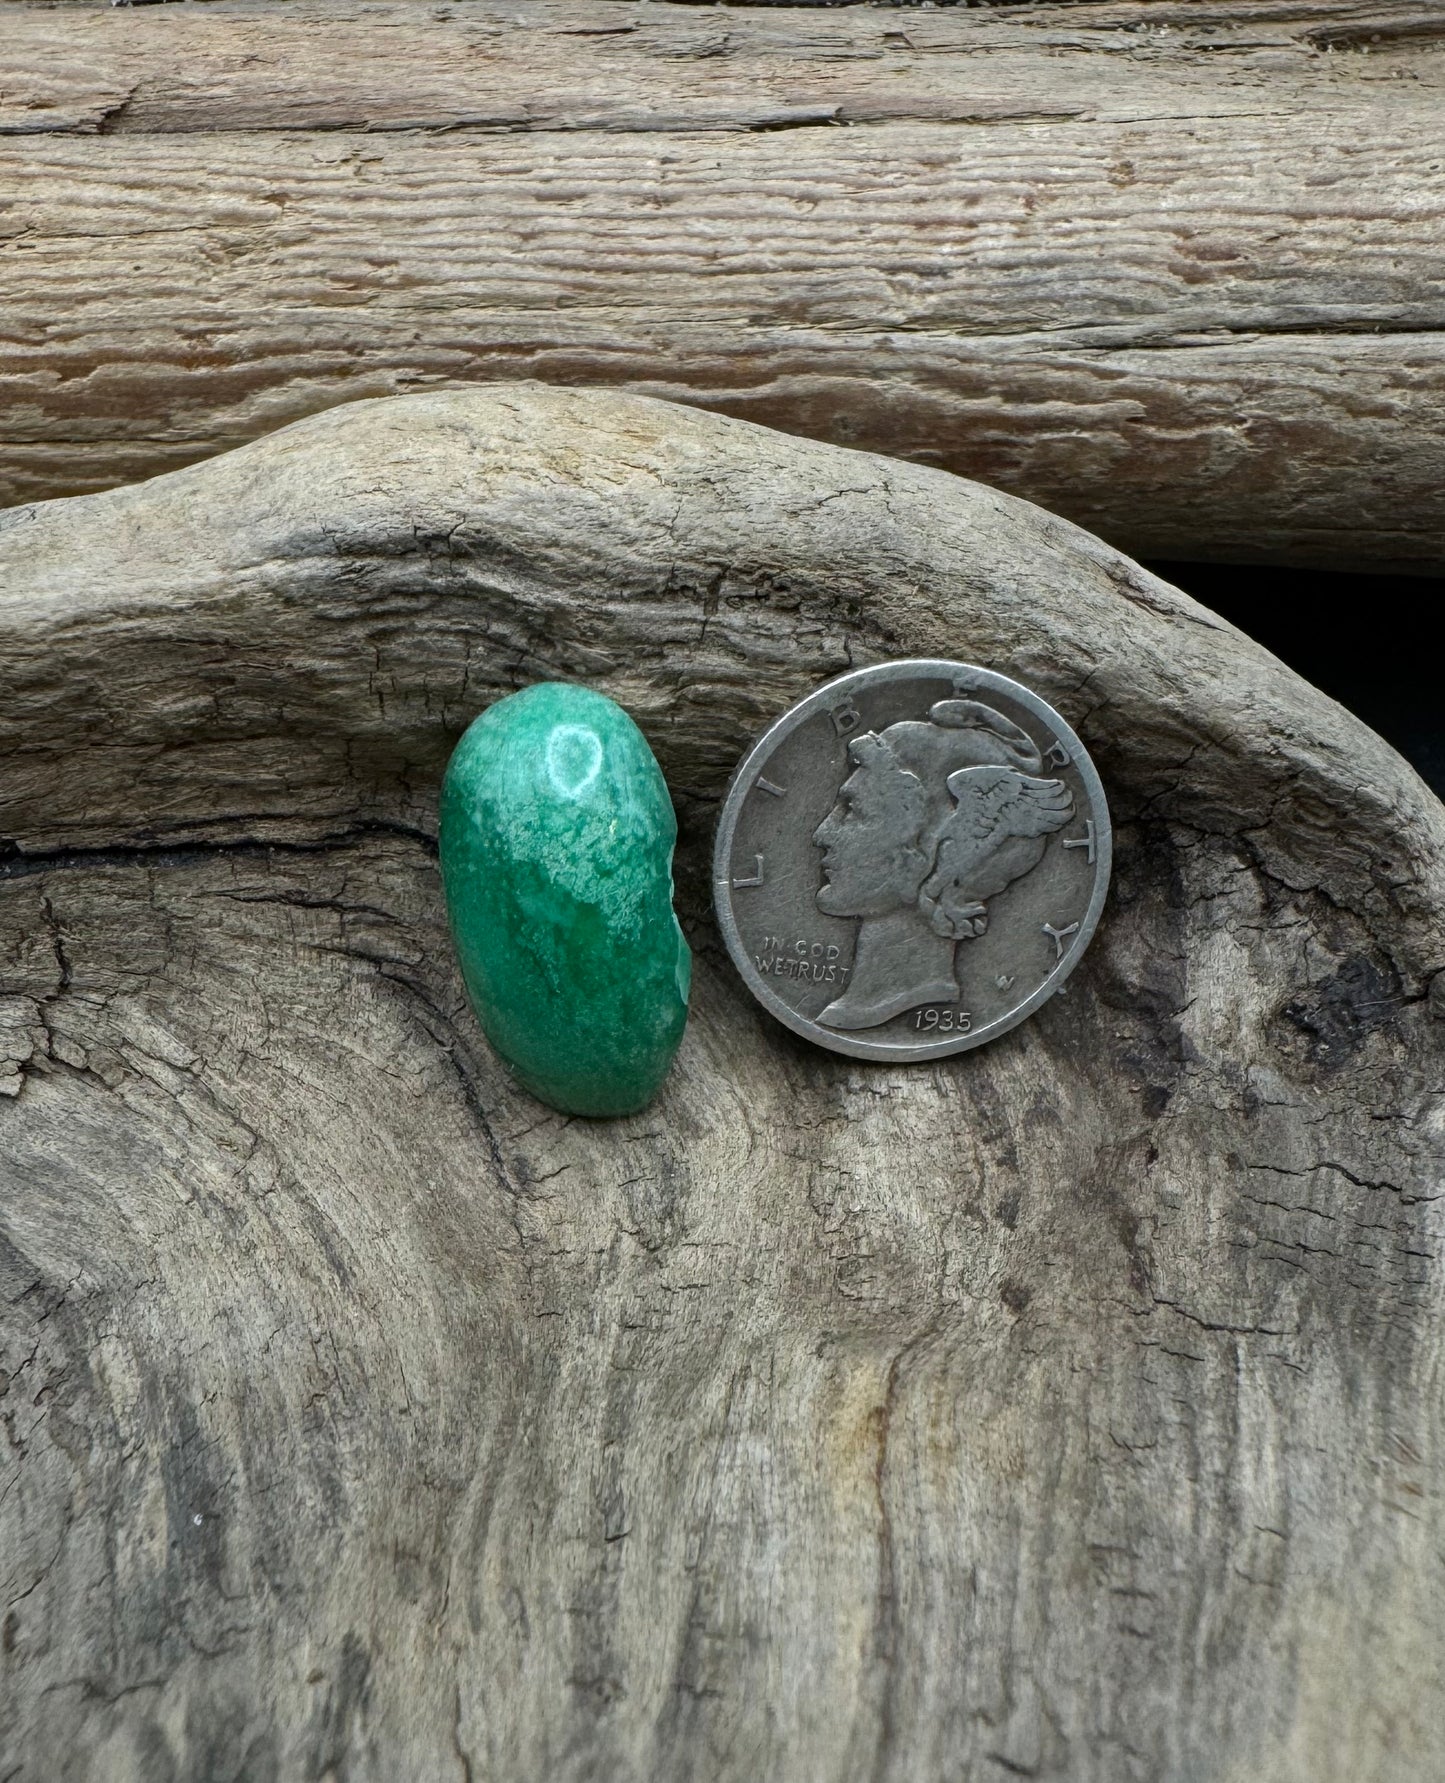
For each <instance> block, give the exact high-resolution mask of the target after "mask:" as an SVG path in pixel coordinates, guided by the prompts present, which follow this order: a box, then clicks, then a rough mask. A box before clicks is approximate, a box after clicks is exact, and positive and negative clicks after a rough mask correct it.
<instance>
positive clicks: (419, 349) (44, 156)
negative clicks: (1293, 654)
mask: <svg viewBox="0 0 1445 1783" xmlns="http://www.w3.org/2000/svg"><path fill="white" fill-rule="evenodd" d="M0 66H3V68H4V79H3V92H0V132H4V133H6V134H7V135H8V139H9V140H8V141H7V142H5V143H4V144H0V189H4V190H6V192H7V194H8V197H9V203H8V205H7V207H6V209H5V211H4V213H3V218H0V436H3V439H4V441H5V442H6V443H5V447H4V451H3V453H0V500H9V501H22V500H27V499H30V498H32V497H35V496H44V495H55V494H68V493H74V492H78V491H81V490H85V489H93V488H97V487H101V486H105V485H107V484H111V483H115V482H118V481H125V480H128V479H132V478H138V477H142V476H146V475H150V474H152V473H154V472H156V471H159V470H165V469H170V468H173V467H174V466H176V465H178V464H181V463H186V462H190V461H192V460H194V459H197V458H200V457H203V456H206V455H208V454H210V453H213V452H215V451H217V450H219V449H221V448H222V447H226V446H230V445H234V444H238V443H240V442H241V441H243V440H245V439H247V438H251V437H254V436H255V435H257V434H260V433H264V432H267V431H270V430H271V429H273V428H275V427H276V426H278V425H279V424H280V423H282V422H284V421H287V420H290V419H293V418H295V417H296V416H298V415H301V414H305V413H309V412H311V411H313V410H315V409H319V408H322V407H325V406H327V405H328V404H331V403H334V402H337V401H340V400H343V399H345V398H348V397H355V396H364V395H380V394H386V393H391V392H398V391H407V390H415V389H421V388H427V387H436V386H439V385H444V384H448V383H457V382H469V381H476V380H490V379H497V378H516V377H530V376H540V377H543V378H546V379H548V380H551V381H554V382H569V383H587V384H602V385H625V386H627V387H629V388H633V389H639V390H645V391H649V392H651V393H652V394H655V395H662V396H672V397H677V398H681V399H683V400H687V401H690V402H694V403H699V404H704V405H708V406H715V407H717V408H720V409H723V410H725V411H728V412H731V413H735V414H739V415H742V416H745V417H747V418H749V419H753V420H758V421H763V422H767V423H769V424H771V425H774V426H779V427H783V428H786V429H788V430H790V431H794V432H798V433H803V434H807V435H811V436H814V437H823V438H828V439H832V440H835V441H837V442H839V443H842V444H845V445H856V446H866V447H869V448H871V449H875V450H880V451H885V452H888V453H890V454H892V455H894V456H900V457H905V458H918V459H922V460H927V461H928V462H932V463H935V464H938V465H941V466H943V467H944V468H947V469H951V470H954V471H958V472H960V473H963V474H966V475H971V476H978V477H981V478H984V479H986V480H988V481H990V482H993V483H995V484H998V485H1000V486H1002V487H1006V488H1009V489H1011V490H1013V491H1015V492H1016V493H1019V494H1023V495H1027V496H1030V497H1032V498H1034V499H1036V500H1040V501H1043V502H1045V503H1046V504H1048V505H1049V506H1051V507H1053V508H1055V509H1057V510H1059V511H1061V512H1066V513H1068V514H1069V515H1070V516H1071V517H1072V518H1074V519H1076V520H1078V521H1080V522H1081V523H1083V524H1085V525H1088V526H1091V527H1093V528H1094V529H1095V530H1096V531H1099V532H1101V533H1103V534H1105V535H1107V536H1109V537H1111V538H1112V539H1113V540H1114V541H1115V542H1116V543H1120V544H1122V545H1124V546H1126V547H1127V548H1129V549H1132V550H1134V551H1135V552H1136V553H1142V554H1145V555H1149V554H1154V555H1159V556H1169V555H1173V556H1181V557H1202V556H1214V557H1219V558H1269V559H1274V560H1278V561H1286V562H1315V563H1322V564H1325V565H1327V566H1330V567H1338V566H1340V565H1341V564H1344V563H1348V562H1356V563H1364V564H1368V565H1370V566H1371V567H1374V568H1382V567H1387V566H1395V567H1400V568H1406V569H1415V570H1429V569H1437V570H1438V569H1440V568H1441V567H1442V566H1445V494H1442V491H1445V444H1442V442H1445V349H1442V346H1441V340H1442V334H1441V328H1442V321H1445V295H1442V286H1441V279H1440V242H1441V239H1442V231H1445V199H1442V184H1441V179H1440V169H1441V166H1442V165H1445V29H1442V26H1441V15H1440V11H1439V8H1438V6H1436V5H1434V4H1426V3H1425V0H1416V3H1414V4H1409V3H1402V4H1400V5H1398V6H1395V7H1393V8H1392V9H1391V10H1390V11H1389V12H1388V14H1384V15H1382V13H1381V8H1380V6H1379V5H1378V3H1377V0H1314V3H1300V0H1220V3H1219V4H1214V3H1212V0H1211V3H1210V4H1207V5H1203V6H1201V5H1199V4H1196V3H1193V0H1191V3H1189V4H1182V5H1175V4H1169V3H1162V4H1161V3H1157V0H1154V3H1135V0H1105V3H1099V4H1083V5H1073V4H1070V5H1063V4H1037V5H1029V6H1008V7H984V8H958V9H953V10H942V11H937V12H931V13H925V12H920V11H918V10H916V9H910V10H907V11H906V12H900V11H896V10H894V9H886V8H885V9H880V8H871V7H845V8H841V9H829V10H826V11H823V12H819V11H809V10H799V9H793V8H782V9H773V8H764V9H746V8H742V9H740V8H728V9H718V8H711V7H709V8H694V7H682V6H636V5H630V4H615V3H612V0H469V4H467V5H466V6H465V7H452V8H437V7H434V6H431V5H424V4H420V3H418V4H407V3H406V0H392V3H386V4H374V5H371V4H363V5H351V4H346V5H338V4H335V3H334V0H321V3H319V4H308V5H307V6H306V7H304V8H281V9H277V8H275V7H273V6H256V5H251V4H241V3H228V4H221V5H215V6H207V7H204V8H194V9H193V8H187V9H185V10H184V11H183V12H177V11H176V9H174V8H172V7H156V8H141V9H123V10H121V11H118V12H117V11H113V10H111V9H108V8H100V9H60V10H56V9H54V8H51V7H43V8H38V7H37V8H31V7H25V6H8V7H5V8H3V9H0Z"/></svg>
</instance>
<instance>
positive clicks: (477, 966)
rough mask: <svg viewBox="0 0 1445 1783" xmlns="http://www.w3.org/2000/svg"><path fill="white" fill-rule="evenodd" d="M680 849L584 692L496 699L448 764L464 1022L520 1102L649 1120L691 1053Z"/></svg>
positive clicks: (451, 902)
mask: <svg viewBox="0 0 1445 1783" xmlns="http://www.w3.org/2000/svg"><path fill="white" fill-rule="evenodd" d="M676 839H677V819H676V818H675V817H674V815H673V810H672V801H671V800H670V799H669V797H668V793H667V785H666V782H665V781H664V780H663V778H662V770H661V769H660V768H659V767H658V765H657V761H656V758H655V757H654V756H653V753H652V751H651V750H650V749H649V748H648V746H647V740H646V738H645V737H644V736H643V734H642V732H641V731H640V730H638V728H637V726H636V725H635V724H634V723H633V722H632V720H631V719H630V718H629V717H628V716H627V714H626V713H625V712H624V711H623V710H622V708H621V706H619V705H616V704H615V703H614V702H613V701H612V700H609V699H607V698H606V697H605V695H603V694H600V693H594V692H592V691H591V690H590V689H589V688H585V687H573V686H570V685H568V684H566V683H563V682H556V681H550V682H543V683H542V684H540V685H539V686H536V687H529V688H527V689H525V691H524V692H522V693H515V694H512V695H511V696H510V697H509V698H507V699H503V700H498V702H497V703H496V704H495V705H494V706H491V707H489V708H488V709H487V711H485V712H483V713H482V715H481V717H480V718H478V719H477V720H476V721H475V723H473V724H472V725H471V727H470V728H469V729H468V730H467V732H466V734H465V735H464V736H463V737H462V739H461V741H460V742H459V743H458V744H457V746H456V749H455V751H454V752H453V754H452V758H451V761H450V762H449V763H448V764H447V771H446V778H445V780H444V781H443V783H442V798H441V867H442V883H443V886H444V888H445V891H446V900H447V915H448V917H449V919H450V922H451V930H452V938H453V940H454V941H455V943H456V948H457V954H458V957H459V958H460V960H461V967H462V976H463V978H464V980H465V981H466V987H467V991H468V994H469V995H470V997H471V1000H472V1007H473V1008H474V1009H475V1010H476V1012H477V1018H478V1020H479V1021H480V1022H481V1024H482V1027H483V1028H484V1029H485V1031H486V1034H487V1038H488V1039H489V1040H490V1041H491V1043H492V1045H493V1046H494V1047H495V1048H496V1049H497V1051H498V1052H499V1053H500V1054H501V1055H502V1057H503V1058H504V1059H505V1060H506V1061H507V1063H508V1064H509V1065H510V1066H511V1068H512V1070H513V1071H514V1072H515V1074H516V1076H517V1077H518V1078H519V1079H520V1081H521V1082H522V1083H523V1084H524V1085H525V1086H526V1088H527V1089H529V1090H530V1091H531V1092H532V1094H533V1095H534V1096H538V1097H540V1098H541V1099H542V1101H544V1102H548V1103H550V1104H551V1105H552V1107H554V1108H560V1109H563V1110H564V1111H565V1112H566V1113H568V1114H594V1115H611V1114H631V1113H633V1112H634V1111H635V1110H637V1109H639V1108H642V1107H643V1106H645V1104H646V1103H647V1102H649V1101H650V1100H651V1099H652V1097H653V1095H654V1094H655V1093H656V1090H657V1088H658V1085H659V1084H660V1083H661V1082H662V1079H663V1077H664V1076H665V1075H666V1073H667V1068H668V1066H669V1065H670V1064H671V1063H672V1057H673V1054H674V1053H675V1052H676V1051H677V1047H678V1042H679V1041H680V1040H681V1039H682V1029H683V1024H684V1022H685V1021H686V1020H687V994H688V986H689V983H690V981H691V977H692V956H691V954H690V953H689V952H688V946H687V942H686V941H685V940H684V939H683V936H682V930H681V929H680V928H679V926H678V921H677V918H676V916H675V915H674V914H673V909H672V848H673V843H674V842H675V841H676Z"/></svg>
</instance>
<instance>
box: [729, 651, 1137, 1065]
mask: <svg viewBox="0 0 1445 1783" xmlns="http://www.w3.org/2000/svg"><path fill="white" fill-rule="evenodd" d="M1110 853H1111V849H1110V829H1109V813H1108V809H1107V807H1106V805H1105V803H1104V789H1103V787H1102V786H1101V785H1100V783H1099V776H1098V774H1097V772H1096V771H1095V769H1094V764H1093V763H1092V762H1091V761H1090V759H1089V756H1088V753H1087V752H1086V750H1085V749H1084V746H1083V744H1082V743H1080V741H1079V739H1078V738H1077V737H1076V736H1075V735H1074V733H1073V731H1071V730H1070V729H1069V727H1068V725H1067V724H1065V723H1064V721H1063V719H1062V718H1060V716H1059V715H1058V713H1057V712H1055V711H1054V709H1053V707H1052V706H1050V705H1049V704H1048V702H1047V701H1045V700H1042V699H1040V698H1039V696H1038V695H1037V694H1036V693H1031V692H1030V691H1029V690H1028V688H1026V687H1021V686H1020V685H1019V683H1018V682H1017V681H1011V680H1009V679H1008V677H1007V676H1005V675H996V674H994V673H993V672H992V671H991V670H989V669H979V668H970V667H969V666H968V665H967V664H965V663H957V662H933V661H920V662H892V663H884V664H880V665H879V666H878V667H876V668H868V669H857V670H855V671H854V672H853V673H852V674H848V675H841V676H839V678H838V679H837V680H836V681H830V682H828V683H827V685H826V686H823V687H820V688H818V689H817V690H816V692H814V693H810V694H809V695H808V696H807V698H806V699H803V700H800V701H799V702H798V704H797V705H796V706H794V707H793V708H792V710H791V711H789V712H785V713H784V714H783V716H782V717H781V718H779V719H778V720H777V722H776V723H775V724H773V725H771V726H770V727H769V728H768V729H767V730H766V731H764V733H763V734H762V736H761V737H759V738H758V740H757V742H756V743H755V744H754V745H753V747H752V748H751V749H750V750H749V751H748V753H747V754H746V755H745V756H744V757H743V759H742V762H741V763H740V764H739V766H738V770H737V772H736V774H735V775H734V776H733V780H732V784H731V786H730V787H729V788H728V794H727V798H726V800H725V801H724V804H723V809H722V816H721V818H720V820H719V823H718V831H717V844H716V849H715V854H714V875H713V877H714V882H715V889H714V898H715V901H716V904H717V912H718V920H719V922H720V924H721V926H722V932H723V936H724V939H725V940H726V942H727V946H728V951H729V952H730V953H731V955H732V958H733V962H734V964H735V965H736V966H737V968H738V971H739V972H741V973H742V975H743V978H744V980H745V981H746V983H747V985H748V988H749V989H750V990H751V991H752V993H753V995H754V996H755V997H756V998H757V999H758V1001H759V1002H760V1003H761V1004H762V1005H763V1006H764V1008H766V1009H768V1010H770V1011H771V1012H772V1014H774V1015H775V1016H776V1017H777V1018H778V1020H779V1021H781V1022H783V1023H784V1024H785V1025H786V1026H788V1027H790V1028H792V1029H793V1031H794V1032H795V1033H798V1034H802V1035H804V1036H806V1038H807V1039H809V1040H812V1041H815V1042H816V1043H817V1044H818V1045H819V1046H826V1047H829V1048H831V1049H832V1050H833V1051H834V1052H842V1053H849V1054H851V1055H852V1056H853V1057H855V1058H864V1059H933V1058H938V1057H940V1056H941V1055H942V1054H945V1053H954V1052H962V1051H964V1050H965V1049H966V1048H967V1047H970V1046H979V1045H981V1044H982V1043H983V1042H984V1041H985V1040H992V1039H994V1038H995V1037H996V1036H998V1035H999V1034H1003V1033H1006V1032H1007V1030H1008V1029H1009V1028H1012V1027H1014V1026H1015V1025H1016V1024H1017V1023H1019V1022H1021V1021H1023V1020H1024V1018H1025V1017H1026V1016H1029V1015H1032V1014H1033V1012H1034V1010H1036V1009H1037V1008H1038V1007H1039V1005H1040V1004H1041V1003H1044V1002H1046V1001H1047V1000H1048V999H1049V998H1050V997H1051V996H1053V994H1054V992H1055V991H1057V990H1059V989H1060V987H1061V986H1062V985H1063V982H1064V980H1065V979H1066V978H1067V977H1068V976H1069V974H1070V973H1071V972H1072V971H1073V969H1074V967H1075V966H1077V965H1078V963H1079V960H1080V957H1081V956H1082V954H1083V952H1084V949H1085V947H1087V945H1088V943H1089V938H1090V936H1091V935H1092V934H1093V932H1094V925H1095V924H1096V923H1097V922H1098V920H1099V911H1100V909H1101V908H1102V906H1103V903H1104V895H1105V893H1106V891H1107V890H1108V885H1109V861H1110Z"/></svg>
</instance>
